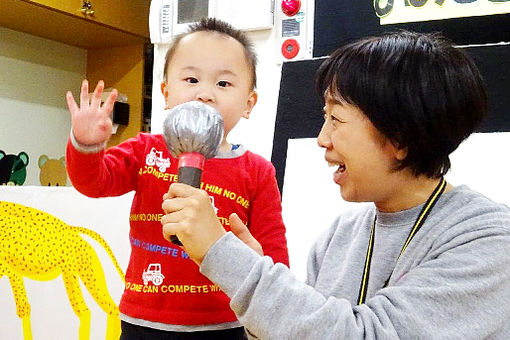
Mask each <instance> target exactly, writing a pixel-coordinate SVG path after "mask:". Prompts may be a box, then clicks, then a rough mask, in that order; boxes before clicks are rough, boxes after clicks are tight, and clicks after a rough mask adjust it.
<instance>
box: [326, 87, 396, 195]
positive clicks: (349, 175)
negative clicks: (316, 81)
mask: <svg viewBox="0 0 510 340" xmlns="http://www.w3.org/2000/svg"><path fill="white" fill-rule="evenodd" d="M325 102H326V105H325V107H324V124H323V126H322V129H321V131H320V133H319V136H318V143H319V145H320V146H321V147H323V148H325V149H326V153H325V158H326V161H327V162H328V163H329V164H330V165H332V166H337V167H338V168H337V170H336V171H335V173H334V175H333V180H334V182H335V183H336V184H338V185H339V186H340V192H341V195H342V198H343V199H344V200H346V201H350V202H375V203H376V205H377V204H378V203H382V204H385V203H387V202H388V201H390V200H391V199H392V197H393V194H394V190H395V184H397V182H396V180H397V179H398V176H399V171H394V170H393V168H394V167H395V165H396V164H397V162H398V161H399V160H401V159H402V157H405V151H403V150H400V149H398V148H396V147H395V146H394V145H393V144H392V143H391V142H390V141H389V140H387V139H386V138H385V137H384V136H382V134H381V133H380V132H379V131H378V130H377V129H376V128H375V127H374V126H373V125H372V123H371V122H370V120H369V119H368V118H367V117H366V116H365V115H364V114H363V112H362V111H361V110H360V109H359V108H357V107H356V106H353V105H350V104H348V103H345V102H340V101H338V100H335V99H334V98H333V97H332V96H331V95H326V96H325Z"/></svg>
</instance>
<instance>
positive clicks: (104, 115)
mask: <svg viewBox="0 0 510 340" xmlns="http://www.w3.org/2000/svg"><path fill="white" fill-rule="evenodd" d="M103 90H104V82H103V81H102V80H100V81H99V82H98V83H97V86H96V88H95V90H94V93H93V94H92V98H90V97H89V86H88V82H87V80H84V81H83V82H82V85H81V92H80V106H78V104H77V103H76V101H75V100H74V97H73V95H72V93H71V91H68V92H67V93H66V102H67V107H68V108H69V112H70V113H71V124H72V129H73V134H74V137H75V138H76V140H77V141H78V143H80V144H84V145H96V144H101V143H104V142H105V141H107V140H108V138H109V137H110V135H111V133H112V119H111V113H112V111H113V104H114V103H115V99H116V98H117V91H116V90H113V91H112V92H111V93H110V95H109V96H108V98H107V99H106V101H105V102H104V104H103V105H101V96H102V94H103Z"/></svg>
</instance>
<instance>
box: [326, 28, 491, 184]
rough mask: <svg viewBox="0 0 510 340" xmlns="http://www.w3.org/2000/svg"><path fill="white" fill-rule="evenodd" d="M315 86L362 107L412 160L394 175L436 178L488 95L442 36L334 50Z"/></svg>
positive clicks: (398, 37) (470, 65)
mask: <svg viewBox="0 0 510 340" xmlns="http://www.w3.org/2000/svg"><path fill="white" fill-rule="evenodd" d="M316 86H317V90H318V91H319V93H320V94H321V95H324V93H325V91H326V90H327V91H328V93H330V94H331V95H332V96H333V98H335V99H337V100H338V101H339V102H347V103H349V104H351V105H354V106H356V107H358V108H359V109H360V110H361V111H363V113H364V114H365V115H366V116H367V117H368V119H369V120H370V121H371V123H372V124H373V125H374V126H375V127H376V129H377V130H379V131H380V132H381V133H382V135H384V136H385V137H386V138H388V139H389V140H390V141H391V142H393V143H394V144H395V145H397V146H399V147H400V148H407V157H406V158H405V159H404V160H403V161H402V162H400V163H399V164H398V165H397V166H396V168H395V169H396V170H399V169H403V168H406V167H408V168H410V169H411V170H412V171H413V173H414V174H415V175H416V176H418V175H421V174H425V175H427V176H428V177H431V178H437V177H440V176H443V175H444V174H446V172H447V171H448V169H449V168H450V159H449V155H450V153H452V152H453V151H454V150H455V149H456V148H457V147H458V145H459V144H460V143H461V142H462V141H463V140H464V139H465V138H467V137H468V136H469V135H470V134H471V133H472V132H473V131H474V130H475V129H476V128H477V127H478V125H479V124H480V123H481V121H482V120H483V118H484V116H485V115H486V112H487V94H486V90H485V86H484V83H483V79H482V77H481V75H480V72H479V71H478V69H477V67H476V65H475V64H474V62H473V61H472V60H471V59H470V58H469V57H468V56H467V54H466V53H465V52H464V51H463V50H462V49H461V48H456V47H454V46H453V44H452V42H451V41H449V40H448V39H446V38H445V37H443V36H441V35H440V34H437V33H429V34H420V33H414V32H408V31H400V32H396V33H389V34H385V35H383V36H380V37H370V38H366V39H362V40H359V41H357V42H353V43H350V44H348V45H345V46H343V47H341V48H339V49H338V50H336V51H335V52H334V53H333V54H332V55H331V56H330V57H329V58H328V59H327V60H326V61H325V62H324V63H323V64H322V65H321V67H320V68H319V70H318V72H317V74H316Z"/></svg>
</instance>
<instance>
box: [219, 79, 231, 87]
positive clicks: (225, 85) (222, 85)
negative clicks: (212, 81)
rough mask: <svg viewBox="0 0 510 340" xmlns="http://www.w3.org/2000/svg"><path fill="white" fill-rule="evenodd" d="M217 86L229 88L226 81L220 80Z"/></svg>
mask: <svg viewBox="0 0 510 340" xmlns="http://www.w3.org/2000/svg"><path fill="white" fill-rule="evenodd" d="M218 86H219V87H227V86H230V83H229V82H228V81H225V80H220V81H219V82H218Z"/></svg>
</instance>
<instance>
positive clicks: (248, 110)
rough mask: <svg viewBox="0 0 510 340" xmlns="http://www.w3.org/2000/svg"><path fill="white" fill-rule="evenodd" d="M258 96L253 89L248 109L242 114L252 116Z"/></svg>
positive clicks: (249, 96)
mask: <svg viewBox="0 0 510 340" xmlns="http://www.w3.org/2000/svg"><path fill="white" fill-rule="evenodd" d="M258 96H259V95H258V94H257V91H255V90H253V91H251V93H250V94H249V95H248V99H247V101H246V110H245V111H244V112H243V115H242V117H243V118H246V119H248V118H250V113H251V110H253V107H254V106H255V104H257V99H258Z"/></svg>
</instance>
